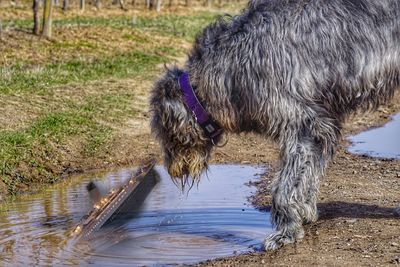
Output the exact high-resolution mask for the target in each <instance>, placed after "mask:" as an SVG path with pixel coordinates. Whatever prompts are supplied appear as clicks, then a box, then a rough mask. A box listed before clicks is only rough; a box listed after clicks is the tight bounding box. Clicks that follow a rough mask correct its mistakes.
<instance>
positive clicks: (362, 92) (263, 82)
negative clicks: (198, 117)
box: [151, 0, 400, 249]
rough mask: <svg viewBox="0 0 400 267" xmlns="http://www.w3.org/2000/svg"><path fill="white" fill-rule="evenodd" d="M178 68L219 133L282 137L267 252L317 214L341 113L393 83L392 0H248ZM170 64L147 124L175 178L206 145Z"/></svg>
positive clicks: (399, 5)
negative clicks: (272, 229) (321, 184)
mask: <svg viewBox="0 0 400 267" xmlns="http://www.w3.org/2000/svg"><path fill="white" fill-rule="evenodd" d="M185 71H187V72H188V73H189V75H190V82H191V84H192V86H193V87H194V88H195V92H196V94H197V96H198V98H199V99H201V101H202V103H203V105H204V107H205V109H206V110H207V112H208V113H209V114H211V116H212V117H213V118H214V119H215V120H216V121H217V122H219V124H220V125H221V126H222V128H223V129H224V130H225V131H226V132H233V133H240V132H256V133H259V134H261V135H263V136H265V137H270V138H272V139H274V140H276V141H277V142H278V143H279V144H280V149H281V162H282V163H281V168H280V170H279V172H278V173H277V174H276V178H275V182H274V185H273V189H272V195H273V200H272V201H273V202H272V221H273V223H274V224H275V225H276V227H277V232H276V233H275V234H273V235H271V236H269V237H268V238H267V239H266V241H265V248H266V249H275V248H278V247H280V246H282V245H283V244H285V243H291V242H294V241H295V240H296V239H298V238H301V237H302V236H303V228H302V224H303V223H307V222H312V221H315V220H316V219H317V210H316V202H317V193H318V182H319V179H320V178H321V176H322V175H323V174H324V171H325V168H326V166H327V164H328V162H329V160H330V159H331V157H332V155H333V152H334V149H335V145H336V144H337V142H338V138H339V135H340V129H341V123H342V122H343V120H344V118H345V117H346V115H348V114H349V113H351V112H352V111H354V110H357V109H364V110H365V109H370V108H374V107H377V106H378V105H379V104H381V103H384V102H386V101H387V100H389V99H390V98H391V96H392V95H393V93H394V90H395V89H396V88H398V87H399V85H400V1H398V0H379V1H377V0H254V1H250V2H249V3H248V6H247V8H246V9H245V10H244V11H243V12H242V14H240V15H239V16H235V17H232V18H229V19H227V18H224V19H220V20H219V21H218V22H216V23H214V24H212V25H210V26H208V27H207V28H205V30H204V31H203V32H202V33H201V34H200V35H199V36H198V37H197V39H196V41H195V44H194V47H193V49H192V51H191V52H190V54H189V58H188V61H187V62H186V65H185ZM180 73H182V70H179V69H177V68H173V69H170V70H168V71H167V73H166V74H165V75H164V76H163V77H162V78H161V79H160V80H159V81H158V82H157V83H156V84H155V86H154V89H153V91H152V96H151V110H152V122H151V128H152V131H153V133H154V134H155V135H156V137H157V138H158V140H159V141H160V143H161V147H162V149H163V151H164V155H165V164H166V166H167V167H168V170H169V172H170V174H171V175H172V176H174V177H181V178H183V179H185V178H186V177H187V175H192V176H194V177H198V176H199V175H200V173H201V172H202V171H203V170H204V169H205V168H206V167H207V161H208V159H209V157H210V152H211V150H212V147H213V146H212V144H211V142H210V140H208V139H207V137H206V136H205V135H204V133H203V131H202V129H201V128H200V126H199V125H198V124H197V123H196V121H195V119H194V117H193V116H192V113H191V111H190V110H188V108H187V106H186V104H185V103H184V102H183V97H182V93H181V91H180V88H179V85H178V76H179V75H180Z"/></svg>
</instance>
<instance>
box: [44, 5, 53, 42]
mask: <svg viewBox="0 0 400 267" xmlns="http://www.w3.org/2000/svg"><path fill="white" fill-rule="evenodd" d="M52 15H53V0H45V2H44V10H43V31H42V35H43V36H44V37H46V38H51V26H52V23H53V21H52Z"/></svg>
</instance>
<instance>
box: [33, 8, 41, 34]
mask: <svg viewBox="0 0 400 267" xmlns="http://www.w3.org/2000/svg"><path fill="white" fill-rule="evenodd" d="M32 10H33V30H32V31H33V34H35V35H39V34H40V19H39V0H33V6H32Z"/></svg>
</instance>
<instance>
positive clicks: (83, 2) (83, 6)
mask: <svg viewBox="0 0 400 267" xmlns="http://www.w3.org/2000/svg"><path fill="white" fill-rule="evenodd" d="M79 9H80V10H81V11H84V10H85V0H79Z"/></svg>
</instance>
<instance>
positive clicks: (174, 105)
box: [150, 68, 213, 184]
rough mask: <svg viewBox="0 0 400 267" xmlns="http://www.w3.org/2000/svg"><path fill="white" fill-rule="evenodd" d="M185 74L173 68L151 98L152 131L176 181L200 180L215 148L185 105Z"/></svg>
mask: <svg viewBox="0 0 400 267" xmlns="http://www.w3.org/2000/svg"><path fill="white" fill-rule="evenodd" d="M181 74H182V71H181V70H179V69H177V68H173V69H168V70H167V71H166V73H165V74H164V75H163V76H162V77H161V78H160V79H159V80H158V81H157V82H156V83H155V85H154V87H153V90H152V94H151V99H150V111H151V116H152V118H151V131H152V133H153V135H154V136H155V137H156V139H157V140H158V141H159V143H160V145H161V149H162V152H163V155H164V163H165V165H166V167H167V169H168V172H169V174H170V175H171V176H172V177H173V178H181V179H182V183H183V184H185V183H186V181H187V179H188V177H189V176H190V177H192V179H193V181H195V180H198V178H199V177H200V174H201V173H202V172H203V171H204V170H205V169H206V168H207V162H208V159H209V157H210V152H211V149H212V147H213V144H212V142H211V141H210V139H209V138H208V137H207V136H206V135H205V133H204V131H203V129H202V128H201V126H200V125H199V124H198V123H197V121H196V119H195V118H194V116H193V114H192V111H191V110H190V109H189V108H188V106H187V105H186V103H185V100H184V97H183V94H182V91H181V88H180V86H179V82H178V78H179V76H180V75H181Z"/></svg>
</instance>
